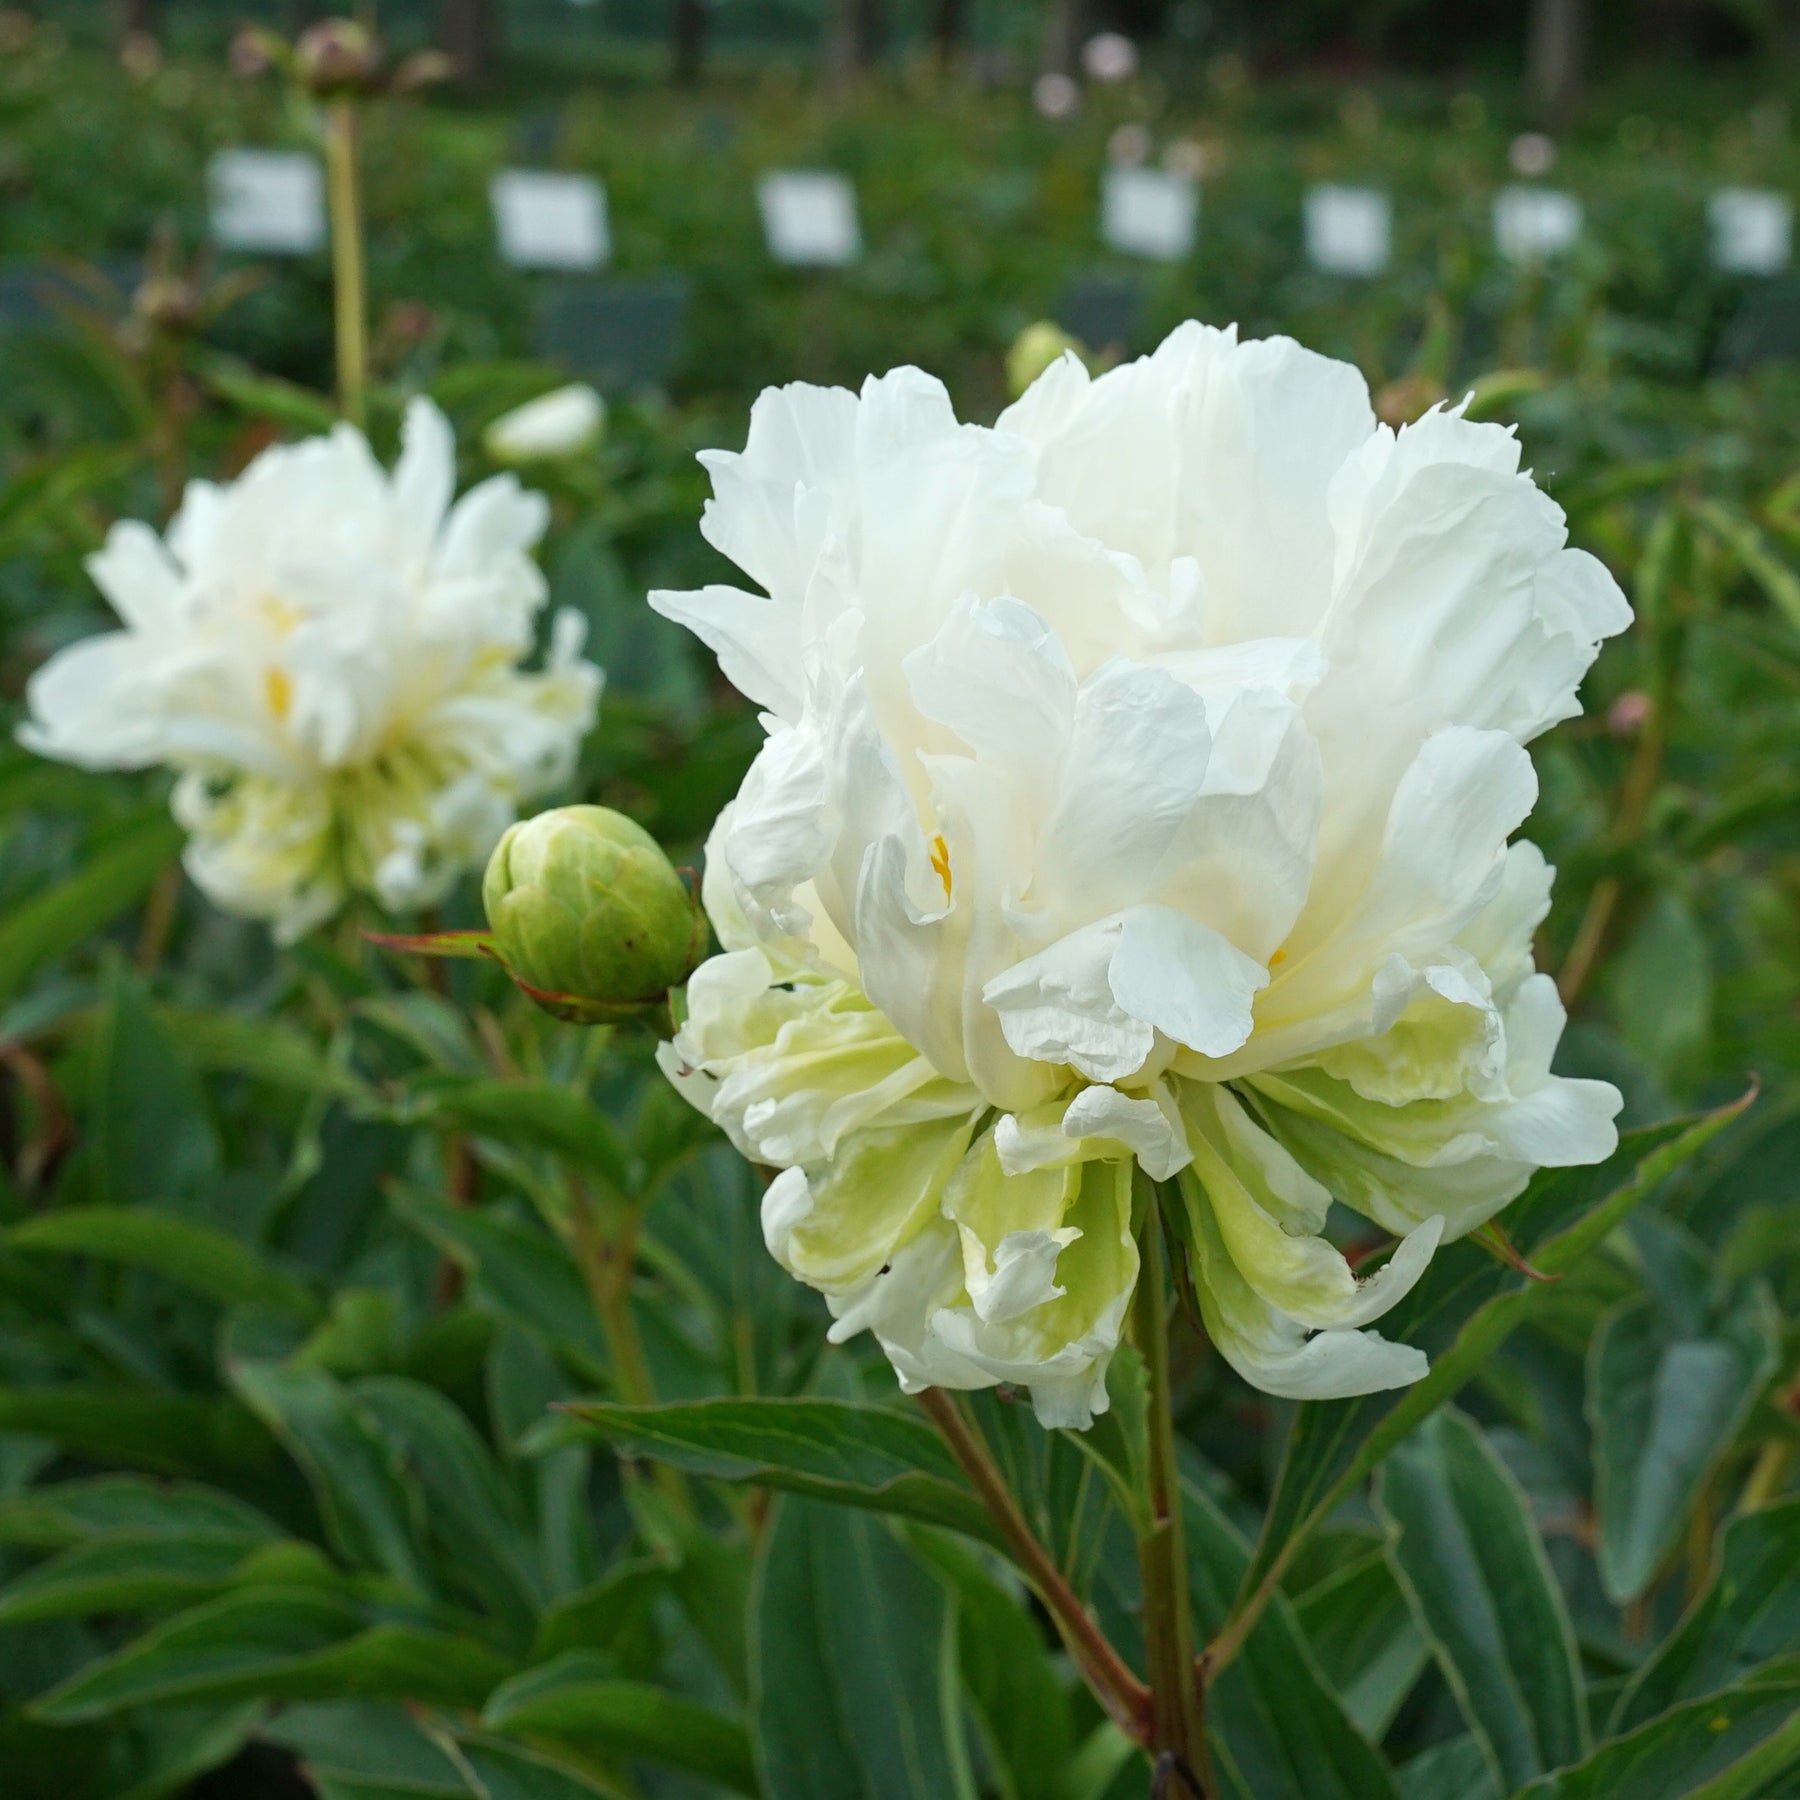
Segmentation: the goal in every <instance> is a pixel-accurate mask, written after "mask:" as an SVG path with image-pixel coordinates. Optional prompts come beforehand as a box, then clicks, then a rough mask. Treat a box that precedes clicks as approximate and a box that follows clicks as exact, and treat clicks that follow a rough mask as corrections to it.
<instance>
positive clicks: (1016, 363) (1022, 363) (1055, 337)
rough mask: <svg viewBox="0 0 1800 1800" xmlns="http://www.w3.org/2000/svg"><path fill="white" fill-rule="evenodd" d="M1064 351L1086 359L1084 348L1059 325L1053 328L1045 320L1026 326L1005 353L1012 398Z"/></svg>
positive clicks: (1021, 391) (1007, 378)
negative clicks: (1069, 351)
mask: <svg viewBox="0 0 1800 1800" xmlns="http://www.w3.org/2000/svg"><path fill="white" fill-rule="evenodd" d="M1065 350H1073V351H1074V352H1075V354H1076V355H1077V356H1079V357H1081V358H1082V360H1083V361H1085V360H1086V355H1087V353H1086V350H1085V348H1084V347H1083V345H1082V344H1081V343H1080V341H1079V340H1078V339H1076V338H1072V337H1070V336H1069V334H1068V333H1067V332H1066V331H1064V330H1063V328H1062V327H1061V326H1060V325H1053V324H1051V323H1050V321H1049V320H1048V319H1039V320H1038V322H1037V323H1036V324H1035V325H1027V326H1026V327H1025V329H1024V330H1023V331H1021V332H1020V333H1019V335H1018V336H1017V337H1016V338H1014V339H1013V345H1012V348H1011V349H1010V350H1008V351H1007V353H1006V385H1007V387H1008V389H1009V390H1010V391H1011V393H1012V396H1013V398H1014V399H1015V400H1016V399H1017V398H1018V397H1019V396H1020V395H1021V394H1022V393H1024V391H1025V390H1026V389H1027V388H1028V387H1030V386H1031V384H1032V383H1033V382H1034V381H1036V380H1037V378H1038V377H1039V376H1040V375H1041V374H1043V372H1044V371H1045V370H1046V369H1047V368H1049V367H1050V365H1051V364H1052V363H1053V362H1055V361H1056V359H1057V358H1058V357H1059V356H1061V355H1062V354H1063V352H1064V351H1065Z"/></svg>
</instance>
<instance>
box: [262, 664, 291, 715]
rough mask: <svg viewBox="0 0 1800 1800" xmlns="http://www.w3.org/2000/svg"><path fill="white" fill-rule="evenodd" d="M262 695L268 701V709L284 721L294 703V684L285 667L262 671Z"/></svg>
mask: <svg viewBox="0 0 1800 1800" xmlns="http://www.w3.org/2000/svg"><path fill="white" fill-rule="evenodd" d="M263 697H264V699H266V700H267V701H268V703H269V711H270V712H272V713H273V714H274V715H275V717H276V718H278V719H281V720H284V721H285V720H286V718H287V716H288V713H289V711H290V710H291V708H292V707H293V704H294V684H293V682H292V681H290V680H289V679H288V674H287V671H286V670H285V669H265V670H264V671H263Z"/></svg>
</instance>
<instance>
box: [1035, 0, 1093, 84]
mask: <svg viewBox="0 0 1800 1800" xmlns="http://www.w3.org/2000/svg"><path fill="white" fill-rule="evenodd" d="M1086 23H1087V5H1086V0H1050V3H1049V6H1048V7H1047V8H1046V11H1045V18H1044V69H1045V72H1046V73H1048V74H1051V75H1076V74H1079V73H1080V70H1079V68H1078V67H1077V65H1078V64H1079V62H1080V60H1081V38H1082V33H1083V31H1084V30H1085V28H1086Z"/></svg>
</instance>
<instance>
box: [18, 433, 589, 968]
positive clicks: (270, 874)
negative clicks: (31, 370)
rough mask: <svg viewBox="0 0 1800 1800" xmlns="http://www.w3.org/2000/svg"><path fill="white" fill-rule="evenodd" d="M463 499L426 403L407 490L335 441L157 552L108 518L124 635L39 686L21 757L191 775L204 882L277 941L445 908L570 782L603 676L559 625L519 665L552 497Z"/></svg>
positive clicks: (231, 497)
mask: <svg viewBox="0 0 1800 1800" xmlns="http://www.w3.org/2000/svg"><path fill="white" fill-rule="evenodd" d="M455 484H456V460H455V444H454V442H453V440H452V437H451V432H450V427H449V424H448V423H447V422H446V420H445V419H444V417H443V415H442V414H441V413H440V412H439V411H438V410H437V408H436V407H434V406H433V405H432V404H431V403H430V402H429V401H425V400H414V401H413V402H412V403H411V404H410V405H409V406H408V408H407V412H406V422H405V430H404V444H403V449H402V452H401V455H400V459H399V462H398V463H397V464H396V466H395V468H394V470H393V472H392V473H391V474H390V473H388V472H387V471H386V470H384V469H383V468H382V467H381V465H380V464H379V463H378V462H377V461H376V460H375V457H374V455H373V453H372V452H371V450H370V448H369V444H368V441H367V439H366V438H365V437H364V436H363V434H362V433H361V432H360V431H359V430H357V429H356V428H355V427H354V426H352V425H348V424H340V425H338V426H336V427H334V428H333V430H332V431H331V432H330V433H329V434H327V435H325V436H323V437H317V438H312V439H308V440H306V441H304V442H301V443H298V444H292V445H282V446H278V447H276V448H274V449H270V450H265V451H264V452H263V453H262V454H261V455H260V456H258V457H257V458H256V459H255V460H254V461H253V462H252V463H251V464H250V465H249V466H248V467H247V468H246V469H245V470H244V472H243V473H242V474H241V475H240V476H238V478H237V479H236V480H235V481H233V482H230V483H228V484H223V485H216V484H214V483H212V482H207V481H196V482H193V483H191V484H190V485H189V487H188V489H187V493H186V497H185V499H184V500H183V503H182V506H181V509H180V511H179V512H178V513H177V514H176V516H175V519H174V521H173V523H172V524H171V525H170V527H169V530H168V533H167V535H166V536H165V537H159V536H158V535H157V534H156V533H155V532H154V531H153V530H151V529H150V527H148V526H147V525H143V524H141V523H137V522H125V523H121V524H118V525H115V526H114V527H113V529H112V531H111V532H110V534H109V535H108V537H107V540H106V543H105V545H104V547H103V548H102V549H101V550H100V551H99V552H98V553H97V554H96V555H95V556H94V557H93V558H92V559H91V560H90V562H89V570H90V572H91V574H92V576H93V578H94V581H95V583H96V585H97V586H98V587H99V588H100V590H101V592H102V593H103V594H105V596H106V597H107V599H108V600H109V601H110V602H111V603H112V606H113V609H114V611H115V612H117V614H118V615H119V618H120V621H121V628H120V629H119V630H117V631H113V632H107V633H103V634H102V635H100V636H98V637H93V638H90V639H88V640H86V641H85V642H81V643H77V644H74V645H72V646H70V647H69V648H67V649H65V650H63V651H61V652H60V653H58V654H57V655H55V656H53V657H52V658H51V659H50V660H49V661H48V662H47V663H46V664H45V665H44V666H43V667H42V668H41V669H40V670H38V672H37V673H36V675H35V676H34V677H33V678H32V681H31V683H30V687H29V689H28V693H27V703H28V708H29V717H28V718H27V720H26V721H25V723H24V724H23V726H22V727H21V728H20V732H19V736H20V739H21V741H22V742H23V743H25V744H26V745H27V746H28V747H30V748H31V749H33V750H36V751H38V752H40V753H41V754H43V755H45V756H52V757H57V758H60V759H61V760H63V761H66V762H73V763H78V764H80V765H81V766H83V767H85V768H92V769H141V768H149V767H154V766H162V767H167V768H170V769H172V770H174V771H175V774H176V778H177V779H176V784H175V790H174V801H173V804H174V811H175V817H176V819H177V820H178V821H179V822H180V823H181V825H182V826H184V827H185V828H186V830H187V832H188V845H187V851H186V857H185V861H186V865H187V869H188V873H189V874H190V875H191V876H192V877H193V879H194V881H195V882H196V884H197V885H198V886H199V887H200V888H201V889H202V890H203V891H204V892H205V893H206V894H207V895H208V897H209V898H211V899H212V900H213V901H214V902H215V903H216V904H217V905H219V906H221V907H222V908H224V909H225V910H226V911H228V912H233V913H237V914H240V915H242V916H244V917H248V918H254V919H261V920H266V921H267V922H268V923H269V924H270V925H271V926H272V927H273V929H274V933H275V935H276V937H277V938H279V939H281V940H282V941H284V942H286V941H291V940H293V939H296V938H298V937H300V936H302V935H304V934H305V933H306V932H308V931H310V930H311V929H313V928H314V927H315V926H317V925H318V924H320V923H321V922H322V921H324V920H325V919H327V918H329V917H330V916H331V915H332V914H333V913H335V912H336V911H337V910H338V909H339V908H340V907H341V906H342V905H343V904H344V902H345V900H346V899H347V898H349V896H351V895H352V894H359V893H360V894H365V895H368V896H370V897H372V898H373V899H375V900H376V901H377V902H379V904H380V905H382V906H383V907H386V908H389V909H390V910H395V911H400V910H407V909H412V908H417V907H423V906H430V905H432V904H434V903H435V902H437V901H438V900H440V899H441V898H442V897H443V896H444V895H445V894H446V893H447V892H448V891H449V889H450V887H451V885H452V883H454V882H455V881H456V880H457V879H458V877H459V876H461V875H462V874H463V873H465V872H466V871H467V870H469V869H470V868H476V867H479V866H480V865H481V862H482V860H483V859H484V858H485V857H486V856H487V854H488V853H489V851H490V850H491V849H492V848H493V847H494V845H495V843H496V842H497V841H498V839H499V838H500V836H501V834H502V833H503V832H504V831H505V829H506V827H507V826H508V825H509V824H511V823H512V821H513V820H514V818H515V817H517V815H518V812H519V809H520V807H521V806H522V805H523V804H524V803H526V802H528V801H530V800H531V799H533V798H535V797H537V796H539V795H542V794H544V793H546V792H548V791H549V790H550V789H552V788H554V787H556V786H557V785H558V784H559V783H561V782H562V781H564V780H566V778H567V777H568V774H569V772H570V770H571V768H572V767H573V765H574V760H575V754H576V749H577V747H578V745H579V743H580V741H581V738H582V736H583V735H584V734H585V733H586V731H587V730H588V729H589V727H590V726H591V725H592V724H593V721H594V714H595V709H596V706H597V704H598V700H599V694H600V687H601V679H602V678H601V673H600V670H599V669H598V668H596V667H595V666H594V664H592V663H590V662H588V661H586V660H584V659H583V657H582V655H581V647H582V638H583V624H582V620H581V618H580V615H579V614H577V613H574V612H572V611H566V610H565V611H563V612H561V613H559V614H558V615H557V617H556V619H555V621H554V623H553V626H552V630H551V641H550V651H549V656H548V659H547V661H546V663H545V665H544V666H543V667H542V668H541V669H528V668H525V667H523V666H522V665H523V664H524V662H525V660H526V658H527V657H528V656H529V655H530V652H531V650H532V646H533V642H534V638H535V634H536V623H537V617H538V614H539V613H540V612H541V611H542V609H543V606H544V601H545V598H546V588H545V583H544V578H543V575H542V573H541V572H540V571H539V569H538V567H537V565H536V563H535V562H533V560H532V556H531V552H532V549H533V547H534V546H535V545H536V543H537V541H538V539H539V538H540V537H541V536H542V535H543V531H544V528H545V525H546V523H547V522H548V518H549V508H548V506H547V504H546V502H545V501H544V500H543V499H542V497H541V496H539V495H536V494H533V493H530V492H528V491H526V490H524V489H522V488H521V487H520V486H519V484H518V482H517V480H516V479H515V478H514V477H513V476H511V475H509V474H508V475H499V476H495V477H493V478H492V479H490V480H488V481H485V482H483V483H482V484H481V485H480V486H479V487H476V488H474V489H472V490H471V491H470V492H469V493H467V494H465V495H464V496H463V497H462V498H461V499H460V500H458V501H456V502H455V504H454V505H452V504H451V502H452V497H453V495H454V492H455Z"/></svg>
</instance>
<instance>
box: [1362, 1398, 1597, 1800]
mask: <svg viewBox="0 0 1800 1800" xmlns="http://www.w3.org/2000/svg"><path fill="white" fill-rule="evenodd" d="M1376 1494H1377V1504H1378V1506H1379V1508H1380V1510H1381V1513H1382V1515H1383V1517H1384V1518H1385V1519H1386V1521H1387V1526H1388V1533H1389V1537H1388V1555H1389V1557H1390V1559H1391V1560H1392V1563H1393V1567H1394V1572H1395V1574H1396V1575H1397V1576H1398V1578H1399V1580H1400V1584H1401V1586H1402V1587H1403V1588H1404V1589H1405V1591H1406V1594H1407V1597H1408V1599H1409V1600H1410V1601H1411V1603H1412V1607H1413V1612H1414V1615H1415V1617H1416V1618H1417V1619H1418V1622H1419V1626H1420V1628H1421V1629H1422V1630H1423V1631H1424V1632H1425V1634H1426V1636H1427V1637H1428V1639H1429V1641H1430V1643H1431V1647H1432V1651H1433V1654H1434V1655H1435V1656H1436V1657H1437V1660H1438V1666H1439V1667H1440V1668H1441V1669H1442V1670H1443V1672H1444V1678H1445V1679H1446V1680H1447V1681H1448V1682H1449V1684H1450V1688H1451V1691H1452V1692H1453V1693H1454V1694H1455V1695H1456V1699H1457V1704H1458V1705H1459V1706H1460V1707H1461V1708H1462V1710H1463V1714H1464V1716H1465V1717H1466V1718H1467V1719H1468V1721H1469V1727H1470V1730H1471V1732H1472V1733H1473V1734H1474V1735H1475V1737H1476V1738H1477V1740H1478V1741H1479V1742H1482V1743H1483V1744H1484V1745H1485V1746H1486V1748H1487V1750H1488V1751H1489V1753H1490V1754H1491V1756H1492V1757H1493V1763H1494V1768H1495V1771H1496V1773H1497V1774H1498V1775H1499V1776H1500V1778H1501V1781H1502V1784H1503V1785H1504V1786H1505V1787H1506V1788H1507V1789H1511V1788H1515V1787H1517V1786H1519V1785H1520V1784H1521V1783H1522V1782H1526V1781H1529V1780H1531V1778H1532V1777H1533V1776H1535V1775H1541V1774H1543V1773H1544V1772H1545V1771H1546V1770H1548V1769H1555V1768H1560V1767H1561V1766H1562V1765H1563V1764H1564V1763H1571V1762H1574V1761H1575V1760H1576V1759H1577V1758H1579V1757H1580V1756H1582V1755H1584V1754H1585V1753H1586V1751H1587V1748H1588V1743H1589V1737H1588V1720H1587V1705H1586V1696H1585V1694H1584V1693H1583V1690H1582V1685H1581V1671H1580V1665H1579V1663H1578V1661H1577V1659H1576V1654H1575V1632H1574V1627H1573V1626H1572V1625H1571V1624H1570V1623H1569V1618H1568V1614H1567V1613H1566V1611H1565V1610H1564V1608H1563V1603H1562V1596H1561V1594H1560V1593H1559V1592H1558V1591H1557V1587H1556V1581H1555V1578H1554V1577H1553V1576H1552V1574H1551V1572H1550V1564H1549V1560H1548V1558H1547V1557H1546V1556H1545V1554H1544V1546H1543V1543H1542V1541H1541V1540H1540V1539H1539V1537H1538V1534H1537V1527H1536V1526H1535V1525H1534V1524H1533V1523H1532V1520H1531V1509H1530V1505H1529V1503H1528V1502H1527V1500H1526V1498H1525V1496H1524V1494H1523V1493H1522V1492H1521V1491H1520V1490H1519V1487H1518V1484H1517V1483H1516V1482H1515V1481H1514V1480H1513V1478H1512V1476H1511V1475H1510V1474H1509V1473H1508V1472H1507V1469H1506V1466H1505V1465H1504V1464H1503V1463H1502V1462H1501V1461H1500V1459H1499V1457H1497V1456H1496V1455H1495V1454H1494V1453H1493V1451H1492V1450H1491V1449H1490V1448H1489V1447H1488V1445H1487V1443H1486V1441H1485V1440H1484V1439H1483V1438H1482V1436H1481V1433H1480V1432H1479V1431H1478V1430H1476V1428H1475V1427H1474V1426H1473V1425H1472V1424H1470V1423H1469V1421H1468V1420H1467V1419H1465V1418H1464V1417H1463V1416H1462V1415H1461V1414H1460V1413H1456V1412H1440V1413H1438V1414H1436V1415H1435V1416H1434V1417H1432V1418H1430V1419H1428V1420H1426V1421H1425V1423H1424V1424H1423V1425H1422V1426H1421V1427H1420V1428H1419V1430H1418V1431H1417V1432H1416V1433H1415V1434H1414V1435H1413V1436H1412V1437H1411V1438H1409V1439H1408V1440H1407V1441H1406V1442H1405V1443H1403V1444H1402V1445H1400V1446H1399V1448H1398V1449H1396V1450H1395V1451H1394V1453H1393V1455H1392V1456H1390V1457H1389V1458H1388V1460H1387V1462H1386V1464H1385V1465H1384V1466H1383V1468H1382V1471H1381V1475H1380V1478H1379V1482H1378V1486H1377V1490H1376Z"/></svg>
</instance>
